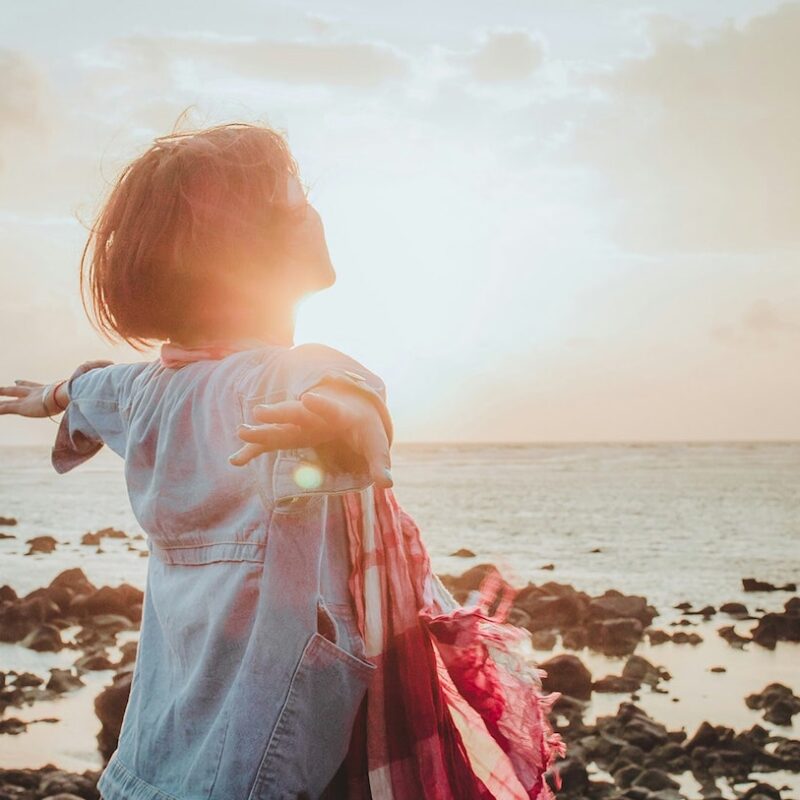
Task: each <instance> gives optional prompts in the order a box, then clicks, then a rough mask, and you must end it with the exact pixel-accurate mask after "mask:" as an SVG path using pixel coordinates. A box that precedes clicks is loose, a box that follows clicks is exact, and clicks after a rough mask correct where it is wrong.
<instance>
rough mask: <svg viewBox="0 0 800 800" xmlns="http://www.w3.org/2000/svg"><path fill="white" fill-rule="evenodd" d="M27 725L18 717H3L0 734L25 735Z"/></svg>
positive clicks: (0, 722) (0, 720)
mask: <svg viewBox="0 0 800 800" xmlns="http://www.w3.org/2000/svg"><path fill="white" fill-rule="evenodd" d="M29 724H30V723H28V722H23V721H22V720H21V719H19V717H5V718H4V719H0V734H8V735H9V736H17V735H18V734H20V733H25V731H26V730H27V728H28V725H29ZM0 789H2V784H0Z"/></svg>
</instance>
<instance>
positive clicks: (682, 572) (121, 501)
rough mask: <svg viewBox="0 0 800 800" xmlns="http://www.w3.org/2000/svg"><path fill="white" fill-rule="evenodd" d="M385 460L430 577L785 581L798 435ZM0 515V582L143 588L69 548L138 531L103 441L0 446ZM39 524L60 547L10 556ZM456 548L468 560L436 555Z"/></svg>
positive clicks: (466, 449)
mask: <svg viewBox="0 0 800 800" xmlns="http://www.w3.org/2000/svg"><path fill="white" fill-rule="evenodd" d="M225 455H227V454H225ZM392 467H393V470H392V471H393V475H394V478H395V488H394V491H395V494H396V496H397V498H398V500H399V502H400V503H401V505H402V506H403V507H404V508H405V509H406V510H407V511H408V512H409V513H410V514H411V515H412V516H413V517H414V519H415V520H416V521H417V524H418V525H419V527H420V530H421V531H422V536H423V539H424V541H425V542H426V544H427V547H428V550H429V552H430V554H431V559H432V563H433V567H434V570H435V571H436V572H440V573H441V572H448V573H460V572H463V571H464V570H465V569H467V568H468V567H470V566H472V565H474V564H478V563H485V562H492V563H494V564H496V565H497V566H498V567H499V568H500V569H501V571H502V572H503V574H504V575H505V577H506V578H507V579H508V580H509V581H511V582H512V583H513V584H515V585H523V584H524V583H526V582H527V581H533V582H535V583H541V582H544V581H547V580H555V581H559V582H564V583H572V584H573V585H574V586H576V587H577V588H579V589H583V590H585V591H587V592H590V593H597V592H602V591H604V590H605V589H608V588H615V589H620V590H621V591H623V592H626V593H634V594H641V595H645V596H646V597H647V598H648V599H649V601H650V602H651V603H652V604H653V605H655V606H656V607H657V608H658V609H659V610H662V609H663V608H666V607H669V606H671V605H674V604H675V603H677V602H680V601H684V600H686V601H689V602H692V603H695V604H700V605H705V604H708V603H710V604H712V605H714V604H718V603H722V602H725V601H726V600H743V601H746V600H747V595H745V594H744V592H743V591H742V588H741V578H743V577H756V578H759V579H761V580H767V581H771V582H773V583H785V582H788V581H792V580H797V579H798V571H800V443H775V444H771V443H770V444H749V443H748V444H635V445H617V444H591V445H574V444H568V445H530V444H512V445H483V444H480V445H475V444H399V445H397V446H396V447H395V448H394V451H393V464H392ZM0 516H12V517H16V518H17V519H18V520H19V524H18V525H17V526H16V527H14V528H6V529H4V530H6V531H7V532H9V533H14V534H15V535H16V537H17V538H16V539H7V540H2V541H0V553H2V560H1V561H0V583H9V584H11V585H12V586H14V588H15V589H16V590H17V591H18V592H26V591H29V590H31V589H34V588H36V587H37V586H41V585H42V584H43V583H46V582H49V581H50V580H51V579H52V578H53V577H54V576H55V575H56V574H57V573H58V572H59V571H61V570H62V569H66V568H67V567H72V566H75V565H80V566H81V567H82V568H83V569H84V571H85V572H86V573H87V575H89V577H90V578H91V579H92V580H93V581H95V582H98V583H112V584H113V583H116V582H119V581H128V582H129V583H133V584H135V585H137V586H143V585H144V575H145V571H146V566H147V563H146V561H147V560H146V559H144V558H139V557H138V553H135V552H129V551H127V550H126V549H125V547H126V543H125V542H124V541H123V542H115V541H109V540H106V541H105V542H104V545H103V547H104V550H106V552H105V553H103V554H100V555H98V554H95V552H94V550H93V548H90V547H82V546H80V545H79V544H78V542H79V539H80V536H81V535H82V534H83V533H85V532H86V531H89V530H96V529H98V528H102V527H106V526H114V527H117V528H122V529H123V530H125V531H126V532H128V533H129V534H137V533H143V532H142V530H141V528H140V526H139V525H138V523H137V522H136V519H135V518H134V516H133V513H132V511H131V509H130V506H129V503H128V498H127V492H126V489H125V481H124V476H123V472H122V460H121V459H120V458H119V457H117V456H116V455H115V454H114V453H112V452H111V451H109V450H108V449H107V448H104V449H103V450H102V451H101V452H100V453H98V454H97V455H96V456H94V457H93V458H92V459H91V460H89V461H88V462H86V463H85V464H83V465H81V466H79V467H77V468H76V469H74V470H73V471H72V472H70V473H67V474H65V475H58V474H57V473H56V472H55V471H54V470H53V468H52V467H51V465H50V460H49V451H48V449H47V448H46V447H44V448H42V447H0ZM42 534H50V535H52V536H54V537H55V538H56V539H57V540H58V541H59V542H60V543H63V544H60V545H59V546H58V548H57V550H56V552H55V553H53V554H49V555H35V556H23V555H22V554H23V553H24V552H25V550H26V549H27V548H25V547H24V542H25V540H26V539H28V538H30V537H32V536H37V535H42ZM115 545H116V546H115ZM139 546H140V547H141V548H142V549H144V544H143V543H139ZM459 548H467V549H469V550H472V551H473V552H474V553H475V554H476V557H475V558H455V557H451V556H450V555H449V554H450V553H452V552H453V551H455V550H457V549H459ZM597 548H599V550H600V552H593V551H594V550H595V549H597ZM548 564H553V565H554V568H553V569H552V570H544V569H542V567H544V566H546V565H548Z"/></svg>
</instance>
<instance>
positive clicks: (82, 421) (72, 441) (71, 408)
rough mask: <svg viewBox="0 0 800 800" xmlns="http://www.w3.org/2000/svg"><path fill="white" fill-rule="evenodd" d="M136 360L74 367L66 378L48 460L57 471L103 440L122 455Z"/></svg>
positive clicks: (78, 460)
mask: <svg viewBox="0 0 800 800" xmlns="http://www.w3.org/2000/svg"><path fill="white" fill-rule="evenodd" d="M137 366H138V365H136V364H113V365H111V366H108V367H96V368H95V369H90V370H89V371H88V372H84V371H82V370H81V367H78V368H77V369H76V370H75V371H74V372H73V373H72V375H71V376H70V377H69V378H68V380H67V383H66V387H67V394H68V395H69V404H68V405H67V408H66V410H65V411H64V415H63V416H62V418H61V420H60V422H59V426H58V431H57V432H56V439H55V443H54V444H53V448H52V451H51V456H50V460H51V463H52V465H53V468H54V469H55V471H56V472H58V473H64V472H69V471H70V470H72V469H74V468H75V467H77V466H78V465H79V464H82V463H83V462H84V461H87V460H88V459H90V458H91V457H92V456H93V455H94V454H95V453H97V452H98V451H99V450H100V449H101V448H102V446H103V444H107V445H108V446H109V447H110V448H111V449H112V450H113V451H114V452H115V453H117V454H118V455H120V456H124V454H125V447H126V439H127V436H126V421H125V417H124V412H125V410H126V408H127V392H128V386H129V377H130V375H131V371H132V368H135V367H137Z"/></svg>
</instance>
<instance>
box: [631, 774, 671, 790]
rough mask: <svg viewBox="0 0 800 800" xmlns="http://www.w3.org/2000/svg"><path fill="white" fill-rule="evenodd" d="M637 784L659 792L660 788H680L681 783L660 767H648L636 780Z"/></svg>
mask: <svg viewBox="0 0 800 800" xmlns="http://www.w3.org/2000/svg"><path fill="white" fill-rule="evenodd" d="M634 784H635V785H636V786H645V787H647V788H648V789H650V790H652V791H654V792H657V791H659V790H660V789H679V788H680V784H679V783H678V782H677V781H674V780H673V779H672V778H670V776H669V775H667V773H666V772H662V771H661V770H660V769H652V768H651V769H646V770H645V771H644V772H642V773H641V774H640V775H638V776H637V777H636V779H635V780H634Z"/></svg>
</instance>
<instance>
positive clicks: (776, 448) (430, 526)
mask: <svg viewBox="0 0 800 800" xmlns="http://www.w3.org/2000/svg"><path fill="white" fill-rule="evenodd" d="M0 459H1V460H0V517H3V518H4V519H3V520H2V521H0V533H2V534H3V538H0V554H2V561H1V562H0V563H1V564H2V571H1V572H0V585H3V586H4V587H5V588H4V589H3V590H2V591H3V594H2V595H1V596H0V602H2V604H3V605H2V607H0V608H2V612H0V622H2V624H0V630H1V631H2V632H3V635H2V638H3V640H4V641H3V642H2V643H0V670H2V672H3V673H5V689H4V690H3V697H4V698H5V699H6V700H8V699H12V700H13V702H12V703H9V704H8V705H6V708H5V713H4V716H3V718H2V721H3V723H4V729H3V730H4V732H3V733H2V734H0V736H2V739H0V744H1V745H2V747H0V768H2V769H3V770H10V771H11V772H12V773H13V774H12V777H13V776H14V774H16V773H18V771H19V770H20V769H24V768H41V767H44V766H45V765H47V764H52V765H54V766H55V767H57V768H60V769H61V770H64V771H66V772H69V773H73V774H76V773H82V772H84V771H87V772H86V775H87V776H88V777H85V780H86V781H87V782H88V783H87V785H85V786H82V785H77V784H76V788H75V789H74V790H70V791H73V793H77V794H76V796H80V797H87V798H88V797H90V796H91V787H90V786H89V784H91V781H92V776H93V775H96V772H97V770H99V769H100V768H101V767H102V764H103V755H102V753H101V750H100V749H98V745H99V744H100V747H101V748H102V747H104V748H106V750H107V749H108V747H109V746H110V745H111V744H112V743H113V742H112V740H113V727H114V720H115V719H116V717H115V715H116V716H119V712H120V707H121V708H122V709H123V710H124V697H125V688H124V687H125V681H126V680H127V681H129V675H130V670H131V668H132V665H133V657H134V656H135V641H136V638H137V633H136V631H137V626H138V615H140V613H141V590H142V589H143V587H144V578H145V575H146V569H147V562H148V557H149V556H148V550H147V541H146V538H145V537H144V532H143V531H142V530H141V529H140V528H139V526H138V525H137V523H136V520H135V519H134V518H133V516H132V513H131V511H130V508H129V507H128V504H127V496H126V492H125V486H124V479H123V475H122V470H121V462H120V460H119V459H118V458H117V457H116V456H114V455H113V454H112V453H110V452H108V451H107V450H104V451H102V452H101V453H100V454H98V455H97V456H96V457H94V458H93V459H92V460H91V461H90V462H88V463H87V464H85V465H83V466H81V467H80V468H78V469H76V470H75V471H73V472H72V473H69V474H67V475H63V476H59V475H56V474H55V473H54V472H53V471H52V468H51V467H50V465H49V452H48V450H47V448H0ZM393 472H394V475H395V493H396V495H397V497H398V499H399V500H400V503H401V504H402V505H403V506H404V507H405V508H406V509H407V510H408V511H409V512H410V513H411V514H412V515H413V516H414V518H415V519H416V520H417V522H418V524H419V526H420V529H421V531H422V534H423V539H424V541H425V542H426V544H427V546H428V549H429V551H430V554H431V559H432V563H433V567H434V571H435V572H437V574H439V575H440V576H441V577H442V579H443V581H444V582H445V584H446V585H448V587H449V588H451V591H453V592H454V594H456V596H457V598H458V599H460V600H461V601H462V602H463V601H466V599H467V598H468V597H469V593H470V592H471V591H473V590H475V589H477V588H478V586H479V585H480V579H481V577H482V576H483V575H485V574H486V572H487V571H488V570H489V569H490V568H492V567H494V568H497V569H498V570H499V571H500V573H501V575H502V576H503V577H504V579H505V580H507V581H508V582H509V584H510V585H511V586H513V587H515V589H516V590H518V594H517V597H516V599H515V604H514V608H513V610H512V617H511V619H512V621H513V622H514V623H515V624H518V625H520V626H521V627H525V628H527V629H528V630H529V631H531V637H532V643H533V648H534V649H533V653H534V654H535V658H536V661H537V663H538V664H540V665H541V666H542V667H543V668H544V669H545V670H546V671H547V672H548V676H547V677H546V678H545V687H546V688H549V690H551V691H560V692H562V698H561V700H559V702H558V703H557V704H556V706H555V708H554V714H553V718H552V722H553V724H554V725H555V726H556V729H557V730H559V731H560V732H562V734H563V735H564V738H565V740H566V741H567V744H568V753H567V754H568V760H567V762H565V766H564V770H563V786H562V794H563V795H564V796H576V797H592V798H594V797H617V796H619V797H622V796H624V797H630V798H632V799H633V800H636V799H637V798H647V799H648V800H649V799H650V798H651V797H657V798H658V800H669V798H670V797H674V798H677V797H681V796H682V797H688V798H692V797H707V798H712V797H715V796H719V797H724V798H733V797H737V796H746V797H748V799H749V800H750V798H755V797H757V796H758V794H759V792H760V794H762V795H763V796H765V797H780V798H792V797H794V798H800V781H798V769H800V752H798V750H799V748H800V744H798V743H797V741H796V740H797V725H798V720H800V717H795V718H794V721H792V716H793V714H792V713H790V712H791V710H792V708H793V704H794V700H792V698H796V696H797V695H800V641H799V640H800V634H799V635H798V636H797V638H795V632H796V631H797V630H798V628H797V623H796V621H795V618H798V619H800V608H798V604H800V600H797V599H796V598H797V597H798V592H797V587H796V584H797V581H798V579H799V578H800V497H798V493H797V491H796V487H797V486H798V482H799V481H800V445H798V444H779V443H776V444H759V445H756V444H730V445H721V444H714V445H693V444H666V445H399V446H397V447H396V449H395V455H394V463H393ZM12 520H13V521H15V524H12ZM2 522H5V523H6V524H2ZM98 532H99V533H98ZM87 534H89V535H88V536H87ZM36 537H44V538H42V539H40V540H38V541H37V540H36ZM46 537H52V541H49V540H48V539H47V538H46ZM30 540H34V541H33V544H31V541H30ZM82 542H83V543H82ZM31 550H33V551H34V552H32V553H31V554H30V555H26V553H28V552H29V551H31ZM47 550H49V552H46V551H47ZM455 553H460V554H459V555H455ZM490 565H491V566H490ZM78 570H80V573H79V572H78ZM59 576H61V577H59ZM743 579H754V580H755V581H757V583H755V584H752V585H751V584H748V583H745V582H744V580H743ZM54 581H55V583H53V582H54ZM793 585H794V588H792V586H793ZM104 587H105V588H104ZM120 587H123V588H120ZM31 593H33V594H31ZM26 596H27V598H28V600H27V604H26V602H25V599H26ZM37 598H38V599H37ZM42 598H45V599H46V600H47V601H48V602H49V603H51V605H49V606H47V608H44V609H41V608H39V609H38V610H37V611H36V612H35V614H39V615H40V617H35V614H34V612H30V613H28V612H27V611H26V612H25V613H28V617H25V613H23V612H22V611H20V609H22V608H26V609H27V608H28V607H29V606H30V605H31V603H33V602H34V601H35V603H36V604H37V605H39V606H41V605H42V604H43V603H44V602H45V601H44V600H43V599H42ZM76 598H78V599H76ZM81 598H82V599H81ZM793 598H795V599H794V600H793ZM742 606H743V607H744V609H742ZM10 609H12V610H10ZM725 609H727V610H725ZM32 614H34V616H31V615H32ZM15 615H16V616H15ZM770 615H773V616H770ZM12 623H14V624H17V625H18V626H17V628H16V629H15V628H14V625H13V624H12ZM42 625H45V626H48V625H49V626H51V627H54V628H56V629H57V630H58V641H56V640H55V634H53V633H52V631H50V632H49V633H48V630H49V629H47V628H46V629H45V630H44V632H42V631H40V630H39V628H40V627H41V626H42ZM754 630H757V631H758V632H757V634H756V638H755V639H753V638H751V634H752V631H754ZM37 631H38V633H37ZM720 631H722V634H721V633H720ZM37 637H38V638H37ZM48 637H50V638H49V639H48ZM25 642H27V643H25ZM58 642H60V645H59V643H58ZM40 647H41V648H43V649H37V648H40ZM76 662H77V665H78V666H76ZM548 662H550V666H549V668H548ZM52 669H57V670H62V671H64V672H58V673H52V672H51V670H52ZM25 675H28V676H29V677H23V678H22V679H20V676H25ZM54 675H55V678H54V677H53V676H54ZM126 676H127V677H126ZM607 676H612V677H611V678H609V679H607ZM39 679H41V680H40V681H39ZM76 679H79V680H80V683H77V680H76ZM37 681H39V683H37ZM23 684H30V685H23ZM49 684H51V688H50V689H48V688H47V686H48V685H49ZM112 684H113V686H114V688H113V689H112V690H111V691H109V690H108V687H110V686H112ZM772 684H779V685H781V686H782V687H785V690H786V692H788V694H786V693H784V694H781V695H780V696H779V697H775V696H773V695H774V692H773V693H772V694H770V695H769V697H764V696H762V694H761V693H762V692H763V690H764V689H765V688H766V687H768V686H770V685H772ZM15 686H16V689H15V688H14V687H15ZM779 694H780V692H779ZM98 697H100V698H103V697H105V698H106V701H105V702H104V701H103V700H101V701H100V707H99V711H100V714H101V716H104V717H105V723H106V724H105V726H103V725H101V722H100V719H99V718H98V717H97V716H96V709H95V700H96V699H97V698H98ZM28 699H30V700H31V702H27V701H28ZM759 706H760V707H759ZM787 714H788V719H787V718H786V717H787ZM13 720H18V722H16V723H15V722H13ZM34 720H46V721H38V722H34ZM631 731H636V732H637V736H638V737H639V739H638V740H636V741H630V732H631ZM642 731H646V732H647V735H646V736H644V734H643V733H642ZM729 731H730V732H729ZM98 734H100V735H101V741H100V743H98V738H97V737H98ZM110 737H111V738H110ZM626 737H628V738H626ZM698 737H699V738H698ZM732 742H733V743H734V744H732ZM737 748H738V749H737ZM726 752H727V753H729V754H730V753H731V752H735V753H738V758H737V759H733V758H732V757H731V756H730V755H728V756H727V757H726V756H725V755H724V753H726ZM721 753H722V754H723V755H720V754H721ZM776 753H777V755H776ZM726 758H727V761H726ZM743 765H745V766H747V767H748V768H749V769H748V772H747V774H745V775H743V774H742V770H743ZM704 776H705V777H704ZM17 778H19V775H18V774H17ZM712 778H713V787H712V785H711V783H710V782H709V781H711V779H712ZM743 779H744V780H743ZM746 779H750V781H749V782H748V780H746ZM64 780H66V778H65V779H64ZM73 780H77V779H73ZM758 781H761V782H762V783H763V784H764V786H762V787H760V788H759V786H758ZM29 782H31V781H30V780H29ZM78 783H80V782H79V781H78ZM767 784H768V785H769V786H770V787H772V788H771V789H768V788H765V786H766V785H767ZM0 786H2V784H1V783H0ZM748 790H749V791H750V794H749V795H748V794H747V792H748ZM756 790H757V791H756ZM31 791H35V792H36V791H39V789H38V788H37V789H32V790H31ZM42 791H44V790H42ZM48 791H49V789H48ZM714 791H716V792H717V793H718V794H717V795H715V794H714ZM81 792H83V793H81ZM770 792H777V793H770ZM50 794H51V795H52V794H54V792H52V791H51V792H50ZM30 796H31V797H37V798H38V797H39V796H41V797H46V796H48V795H46V794H43V793H40V794H31V795H30Z"/></svg>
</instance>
